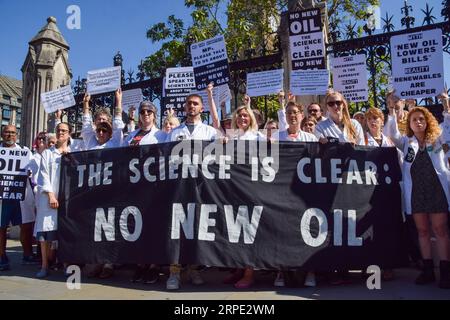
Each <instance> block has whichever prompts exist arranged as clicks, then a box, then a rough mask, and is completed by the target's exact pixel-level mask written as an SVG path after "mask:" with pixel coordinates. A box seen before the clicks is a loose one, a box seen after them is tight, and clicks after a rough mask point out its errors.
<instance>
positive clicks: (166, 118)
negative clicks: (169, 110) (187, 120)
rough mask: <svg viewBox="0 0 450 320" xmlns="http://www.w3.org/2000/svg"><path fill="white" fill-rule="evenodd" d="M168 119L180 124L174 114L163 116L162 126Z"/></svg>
mask: <svg viewBox="0 0 450 320" xmlns="http://www.w3.org/2000/svg"><path fill="white" fill-rule="evenodd" d="M170 121H174V122H175V123H176V124H177V126H179V125H180V120H179V119H178V118H177V117H175V116H167V117H165V118H164V121H163V126H165V125H166V124H168V123H169V122H170Z"/></svg>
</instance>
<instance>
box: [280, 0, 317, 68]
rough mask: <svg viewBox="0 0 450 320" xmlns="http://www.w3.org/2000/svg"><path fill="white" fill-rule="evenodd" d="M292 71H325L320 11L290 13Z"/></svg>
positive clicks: (310, 10)
mask: <svg viewBox="0 0 450 320" xmlns="http://www.w3.org/2000/svg"><path fill="white" fill-rule="evenodd" d="M289 43H290V50H291V60H292V70H310V69H325V43H324V38H323V32H322V17H321V12H320V9H317V8H315V9H308V10H303V11H296V12H289Z"/></svg>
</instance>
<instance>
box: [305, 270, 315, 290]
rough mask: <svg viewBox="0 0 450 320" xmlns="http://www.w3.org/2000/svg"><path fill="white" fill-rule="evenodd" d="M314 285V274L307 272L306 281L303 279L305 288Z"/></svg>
mask: <svg viewBox="0 0 450 320" xmlns="http://www.w3.org/2000/svg"><path fill="white" fill-rule="evenodd" d="M316 285H317V284H316V275H315V274H314V272H308V273H307V274H306V279H305V286H306V287H315V286H316Z"/></svg>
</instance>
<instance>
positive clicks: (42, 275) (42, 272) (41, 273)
mask: <svg viewBox="0 0 450 320" xmlns="http://www.w3.org/2000/svg"><path fill="white" fill-rule="evenodd" d="M46 277H48V270H47V269H41V270H39V272H38V273H36V278H38V279H43V278H46Z"/></svg>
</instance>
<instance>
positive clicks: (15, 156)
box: [0, 148, 31, 201]
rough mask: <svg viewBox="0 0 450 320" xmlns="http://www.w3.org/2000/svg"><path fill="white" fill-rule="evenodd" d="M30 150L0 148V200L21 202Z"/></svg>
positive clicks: (23, 196)
mask: <svg viewBox="0 0 450 320" xmlns="http://www.w3.org/2000/svg"><path fill="white" fill-rule="evenodd" d="M30 156H31V154H30V150H28V149H20V148H0V200H16V201H23V200H24V199H25V189H26V182H27V178H28V176H27V170H26V168H27V166H28V163H29V162H30Z"/></svg>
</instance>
